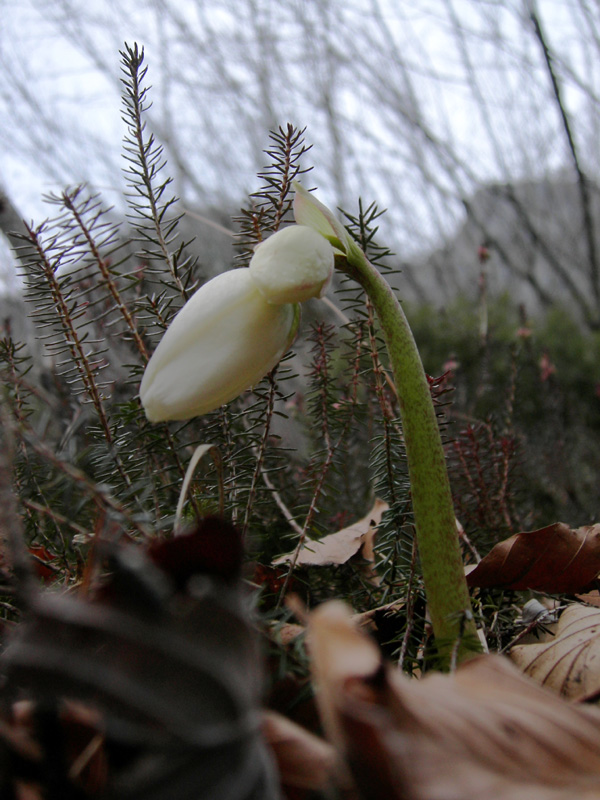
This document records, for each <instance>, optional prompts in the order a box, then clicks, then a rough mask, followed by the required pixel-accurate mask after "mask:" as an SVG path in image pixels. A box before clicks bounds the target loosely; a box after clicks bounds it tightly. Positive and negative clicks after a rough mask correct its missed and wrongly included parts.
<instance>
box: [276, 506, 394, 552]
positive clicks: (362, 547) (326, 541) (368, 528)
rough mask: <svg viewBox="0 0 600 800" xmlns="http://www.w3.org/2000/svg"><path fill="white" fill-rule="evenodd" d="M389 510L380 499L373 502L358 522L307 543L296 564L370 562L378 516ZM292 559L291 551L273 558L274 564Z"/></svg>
mask: <svg viewBox="0 0 600 800" xmlns="http://www.w3.org/2000/svg"><path fill="white" fill-rule="evenodd" d="M388 508H389V506H388V504H387V503H384V502H383V500H375V503H374V504H373V507H372V508H371V510H370V511H369V513H368V514H367V515H366V516H364V517H363V518H362V519H360V520H358V522H354V523H353V524H352V525H349V526H348V527H347V528H342V530H340V531H337V532H336V533H330V534H329V535H328V536H324V537H323V538H322V539H319V540H318V541H313V540H310V541H308V540H307V541H306V542H305V543H304V545H303V546H302V549H301V550H300V553H299V555H298V559H297V561H296V564H297V565H298V566H301V565H303V566H320V567H322V566H329V565H331V564H346V563H347V562H348V561H349V560H350V559H351V558H353V557H355V556H357V555H361V556H362V557H363V558H364V559H366V560H367V561H373V560H374V555H373V540H374V538H375V533H376V532H377V526H378V525H379V523H380V522H381V517H382V515H383V513H384V511H387V509H388ZM293 558H294V551H293V552H291V553H286V554H285V555H283V556H280V557H279V558H276V559H275V561H273V564H275V565H276V564H284V563H286V562H288V561H292V559H293Z"/></svg>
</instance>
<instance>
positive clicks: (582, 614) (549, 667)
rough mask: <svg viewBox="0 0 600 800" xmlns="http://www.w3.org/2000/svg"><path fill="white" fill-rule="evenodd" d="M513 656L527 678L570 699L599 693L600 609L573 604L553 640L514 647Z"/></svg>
mask: <svg viewBox="0 0 600 800" xmlns="http://www.w3.org/2000/svg"><path fill="white" fill-rule="evenodd" d="M510 657H511V659H512V660H513V661H514V663H515V664H516V665H517V666H518V667H519V668H520V669H522V670H523V672H524V673H525V674H526V675H529V676H530V677H531V678H533V679H534V680H535V681H537V682H538V683H541V684H542V685H543V686H546V687H547V688H548V689H552V690H553V691H555V692H556V693H557V694H562V695H564V696H565V697H568V698H569V699H571V700H575V699H580V698H583V697H589V696H591V695H596V694H598V693H600V609H597V608H589V607H588V606H584V605H580V604H579V603H574V604H573V605H571V606H569V607H568V608H567V609H566V610H565V611H564V612H563V614H562V616H561V618H560V620H559V621H558V627H557V630H556V636H555V637H554V638H553V639H551V640H550V641H548V642H543V643H539V644H524V645H518V646H516V647H513V648H512V650H511V651H510Z"/></svg>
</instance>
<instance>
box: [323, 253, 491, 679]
mask: <svg viewBox="0 0 600 800" xmlns="http://www.w3.org/2000/svg"><path fill="white" fill-rule="evenodd" d="M336 261H337V266H338V267H340V268H341V269H342V271H344V272H346V273H347V274H349V275H350V276H351V277H352V278H354V280H356V281H357V282H358V283H360V285H361V286H362V287H363V289H364V290H365V292H366V293H367V295H368V296H369V298H370V299H371V302H372V303H373V307H374V308H375V311H376V313H377V316H378V317H379V322H380V325H381V330H382V332H383V336H384V339H385V343H386V345H387V349H388V353H389V356H390V363H391V367H392V371H393V374H394V379H395V382H396V387H397V390H398V397H399V401H400V415H401V419H402V430H403V434H404V442H405V447H406V456H407V460H408V468H409V476H410V483H411V492H412V505H413V513H414V519H415V528H416V536H417V545H418V548H419V556H420V560H421V568H422V571H423V580H424V583H425V591H426V594H427V603H428V607H429V614H430V617H431V622H432V625H433V632H434V634H435V638H436V644H437V648H438V652H439V654H440V658H441V661H442V665H443V666H445V667H446V668H447V667H448V666H449V663H450V658H451V654H452V652H453V651H454V655H455V656H456V659H457V661H458V662H460V661H462V660H465V659H466V658H468V657H469V656H472V655H473V654H474V649H476V648H477V631H476V628H475V623H474V621H473V615H472V612H471V601H470V598H469V590H468V588H467V582H466V579H465V573H464V566H463V561H462V556H461V552H460V546H459V542H458V536H457V531H456V519H455V516H454V507H453V503H452V494H451V492H450V482H449V480H448V472H447V470H446V460H445V456H444V450H443V446H442V440H441V437H440V431H439V427H438V423H437V419H436V415H435V409H434V406H433V401H432V399H431V392H430V389H429V384H428V382H427V377H426V375H425V370H424V369H423V364H422V362H421V357H420V355H419V351H418V349H417V345H416V343H415V340H414V337H413V335H412V331H411V329H410V326H409V324H408V320H407V319H406V316H405V314H404V311H403V309H402V306H401V305H400V303H399V302H398V299H397V298H396V296H395V294H394V292H393V291H392V289H391V287H390V285H389V284H388V283H387V281H386V280H385V279H384V278H383V277H382V276H381V275H380V273H379V272H378V271H377V270H376V269H375V267H374V266H373V265H372V264H371V263H370V262H369V261H368V259H367V258H366V256H365V255H364V253H363V252H362V251H361V250H359V248H354V247H353V248H352V249H351V250H349V252H348V256H347V258H345V257H340V256H338V257H337V259H336ZM459 639H460V641H458V640H459Z"/></svg>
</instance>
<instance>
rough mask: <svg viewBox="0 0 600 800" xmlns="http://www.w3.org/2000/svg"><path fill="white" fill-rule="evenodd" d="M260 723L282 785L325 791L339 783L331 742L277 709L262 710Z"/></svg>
mask: <svg viewBox="0 0 600 800" xmlns="http://www.w3.org/2000/svg"><path fill="white" fill-rule="evenodd" d="M261 727H262V733H263V736H264V738H265V740H266V742H267V744H268V745H269V746H270V747H271V749H272V751H273V753H274V755H275V760H276V761H277V766H278V768H279V776H280V778H281V783H282V784H283V786H285V787H293V788H296V789H308V790H310V791H313V792H324V791H327V789H330V788H331V787H332V786H333V785H334V783H337V780H336V753H335V750H334V748H333V747H332V745H331V744H329V742H326V741H325V740H324V739H320V738H319V737H318V736H315V735H314V734H312V733H309V731H307V730H305V729H304V728H302V727H300V725H296V723H295V722H292V721H291V720H290V719H288V718H287V717H284V716H283V715H282V714H277V713H276V712H274V711H265V712H264V713H263V715H262V726H261Z"/></svg>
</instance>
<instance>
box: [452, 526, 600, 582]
mask: <svg viewBox="0 0 600 800" xmlns="http://www.w3.org/2000/svg"><path fill="white" fill-rule="evenodd" d="M599 573H600V524H596V525H586V526H585V527H583V528H576V529H573V528H569V526H568V525H565V524H564V523H563V522H555V523H554V524H553V525H548V526H547V527H545V528H540V529H539V530H537V531H525V532H523V533H516V534H515V535H514V536H510V537H509V538H508V539H505V540H504V541H503V542H499V543H498V544H497V545H496V546H495V547H494V548H492V550H491V551H490V552H489V553H488V554H487V556H485V558H483V559H482V560H481V561H480V562H479V564H477V566H476V567H475V569H473V570H472V571H470V572H469V574H468V575H467V583H468V584H469V586H479V587H481V588H489V587H498V588H504V589H516V590H519V589H533V590H534V591H538V592H549V593H550V594H562V593H568V594H574V593H576V592H583V591H585V590H586V589H587V588H588V587H589V586H590V585H591V584H592V583H593V581H594V580H595V578H596V577H597V576H598V574H599Z"/></svg>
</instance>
